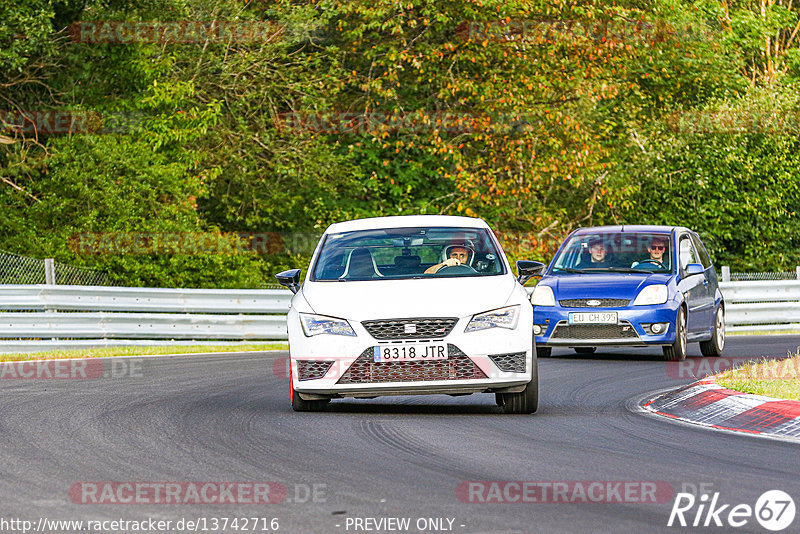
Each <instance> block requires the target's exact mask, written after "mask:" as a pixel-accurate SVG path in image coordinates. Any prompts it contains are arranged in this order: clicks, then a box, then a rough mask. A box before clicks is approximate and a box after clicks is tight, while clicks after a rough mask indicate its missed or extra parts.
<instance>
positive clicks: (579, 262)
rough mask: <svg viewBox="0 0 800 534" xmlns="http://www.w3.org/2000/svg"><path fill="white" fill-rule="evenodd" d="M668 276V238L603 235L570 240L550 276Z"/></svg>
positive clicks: (628, 234)
mask: <svg viewBox="0 0 800 534" xmlns="http://www.w3.org/2000/svg"><path fill="white" fill-rule="evenodd" d="M640 271H641V272H662V273H664V272H671V271H672V245H671V241H670V236H669V234H663V233H662V234H659V233H651V232H604V233H596V234H594V233H592V234H579V235H575V236H572V238H570V240H569V241H568V242H567V244H566V245H564V247H563V248H562V249H561V252H560V253H559V254H558V256H557V257H556V260H555V262H554V263H553V268H552V269H551V272H553V273H584V272H585V273H592V272H622V273H629V272H640Z"/></svg>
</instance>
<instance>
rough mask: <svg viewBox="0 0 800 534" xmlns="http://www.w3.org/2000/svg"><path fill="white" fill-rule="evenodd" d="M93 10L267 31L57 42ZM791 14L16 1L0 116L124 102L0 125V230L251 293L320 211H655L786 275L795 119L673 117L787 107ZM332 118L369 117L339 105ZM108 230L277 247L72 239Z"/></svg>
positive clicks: (649, 215) (527, 241)
mask: <svg viewBox="0 0 800 534" xmlns="http://www.w3.org/2000/svg"><path fill="white" fill-rule="evenodd" d="M103 20H112V21H120V20H124V21H155V20H161V21H186V20H196V21H205V22H206V23H210V22H211V21H223V22H224V21H229V22H230V21H236V22H237V23H240V24H249V23H268V24H266V25H264V24H262V26H261V29H262V30H261V31H262V33H261V34H260V38H258V39H255V40H250V41H248V40H237V39H230V40H227V41H226V40H210V41H207V42H195V43H176V42H166V43H165V42H132V43H124V44H123V43H95V42H74V41H73V40H70V39H69V38H68V37H67V32H66V31H65V28H66V27H68V26H69V25H70V24H72V23H74V22H77V21H84V22H87V21H89V22H91V21H103ZM798 20H800V18H798V8H797V6H793V5H792V4H789V3H788V2H784V1H777V2H773V3H772V5H770V6H768V9H766V10H765V12H764V13H762V12H761V11H760V10H759V9H758V6H757V5H756V4H752V5H751V3H750V2H745V1H743V0H742V1H738V0H735V1H734V0H732V1H729V2H726V3H721V2H718V1H717V0H697V1H694V2H687V1H685V0H655V1H654V2H642V1H628V2H611V1H605V0H603V1H601V0H593V1H589V2H583V3H581V4H580V5H577V4H575V3H569V2H562V1H555V2H550V1H548V2H545V1H544V0H541V1H540V0H533V1H530V0H528V1H499V0H478V1H472V0H455V1H453V0H448V1H445V0H433V1H422V0H406V1H404V2H396V1H393V0H374V1H372V2H341V1H338V0H301V1H294V0H277V1H273V2H260V1H249V2H243V1H241V0H146V1H136V2H134V1H131V0H25V1H22V0H12V1H10V2H5V3H3V5H2V6H0V87H2V92H0V99H1V100H2V101H3V102H4V108H5V109H7V110H33V111H37V110H42V111H44V110H62V111H72V112H91V113H96V114H98V116H99V117H104V118H105V119H106V120H108V118H110V117H112V116H114V115H116V116H119V117H127V118H128V120H127V122H126V124H124V127H123V128H121V129H117V130H112V129H110V128H109V127H108V126H109V124H108V123H106V128H105V129H104V130H99V131H95V132H89V133H78V134H72V135H35V134H33V133H32V132H30V131H27V132H21V131H18V130H14V129H13V128H11V129H5V130H4V131H1V132H0V205H2V207H3V215H4V217H2V218H0V248H4V249H7V250H10V251H13V252H18V253H24V254H29V255H34V256H38V257H43V256H53V257H56V258H58V259H59V260H61V261H64V262H67V263H74V264H78V265H83V266H88V267H95V268H102V269H106V270H108V271H109V272H110V273H112V275H113V276H116V277H117V278H118V279H119V280H120V281H121V282H123V283H128V284H148V285H179V286H207V287H213V286H219V287H242V286H260V285H264V284H265V283H273V278H272V276H273V274H274V273H275V272H277V271H278V270H280V269H283V268H287V267H290V266H301V267H303V266H304V263H305V262H306V261H307V260H308V258H309V254H310V251H311V249H312V248H313V243H312V241H313V236H314V235H317V234H319V233H321V232H322V230H324V228H325V227H326V226H327V225H328V224H330V223H332V222H335V221H339V220H344V219H349V218H356V217H370V216H384V215H397V214H416V213H447V214H462V215H468V216H480V217H483V218H484V219H486V220H487V221H488V222H489V223H490V224H491V225H492V226H493V227H494V228H496V230H497V232H498V234H499V235H500V237H501V238H502V239H503V242H504V246H505V248H506V250H507V252H509V253H510V255H511V257H512V259H517V258H523V257H527V258H530V259H542V260H547V259H549V256H550V254H552V252H553V250H554V249H555V247H556V246H557V245H558V244H559V242H560V240H561V239H562V238H563V237H564V236H565V235H566V233H568V232H569V231H571V230H572V229H574V228H575V227H577V226H579V225H589V224H605V223H615V222H626V223H667V224H683V225H686V226H689V227H692V228H695V229H697V230H699V231H701V233H704V234H706V235H708V236H711V237H713V241H712V244H711V246H710V248H711V249H712V250H711V252H712V254H713V255H715V257H716V260H717V262H718V263H720V262H722V263H730V264H731V266H732V267H735V268H736V269H741V270H753V269H757V270H769V269H788V268H791V266H792V265H794V264H797V263H800V258H798V255H797V254H795V253H794V252H792V251H793V250H794V249H796V248H797V245H798V243H797V242H796V239H797V238H796V237H794V236H795V234H797V230H798V228H797V226H798V222H797V221H798V218H797V213H796V211H797V206H798V190H797V188H798V186H797V184H798V182H800V180H798V172H799V171H798V170H797V169H798V156H797V154H798V152H800V151H798V150H797V149H798V131H797V128H794V130H791V129H788V128H783V129H782V130H781V131H780V133H763V132H761V133H759V132H751V131H746V130H740V131H737V132H734V133H726V134H717V133H715V134H705V133H703V132H701V131H697V130H698V129H697V128H694V129H693V130H692V132H688V133H687V132H685V131H684V132H683V133H680V132H676V131H675V130H676V128H677V129H680V124H682V123H681V119H680V117H684V119H683V121H684V122H683V123H686V121H687V120H688V121H689V122H691V121H695V119H696V118H697V117H701V116H703V114H705V115H706V116H708V115H709V114H715V113H719V112H720V111H725V112H728V111H731V112H735V113H738V114H740V115H742V116H747V115H748V114H750V115H752V114H753V113H759V114H764V113H766V112H767V111H774V112H775V113H779V114H782V115H784V116H790V114H792V113H797V112H798V103H797V97H796V94H797V85H796V81H797V77H798V76H800V52H798V41H799V40H800V39H798V38H797V37H795V38H792V37H791V35H792V31H793V30H794V29H795V28H796V27H797V23H798ZM767 43H770V44H769V50H767V48H766V47H767ZM0 107H2V106H0ZM342 113H345V114H350V115H349V116H350V117H361V118H362V119H357V120H356V122H357V123H358V124H359V126H358V127H355V128H353V127H352V125H351V126H350V127H348V126H347V125H346V124H345V122H346V121H336V120H334V121H332V122H331V121H329V120H328V119H330V118H331V117H334V118H335V117H339V116H340V115H339V114H342ZM698 114H699V115H698ZM326 117H327V118H326ZM364 117H367V118H368V119H367V120H366V121H364V120H363V118H364ZM369 117H378V118H379V120H377V121H372V120H371V119H369ZM687 117H688V119H687ZM298 118H302V120H299V119H298ZM326 121H328V122H326ZM359 121H361V122H359ZM393 121H394V122H393ZM695 122H696V121H695ZM676 125H677V126H676ZM684 125H685V124H684ZM120 232H123V233H127V232H131V233H137V232H138V233H145V234H158V233H161V234H171V235H172V234H181V235H196V234H210V235H219V234H220V233H221V232H222V233H226V232H245V233H257V234H265V235H273V233H274V232H283V233H284V239H283V241H284V243H285V245H284V246H283V247H282V248H280V249H278V248H270V250H269V251H268V252H269V254H266V255H264V254H261V255H258V254H249V253H248V254H233V253H227V252H226V253H219V254H213V253H198V254H164V253H158V254H138V255H137V254H85V253H81V252H80V251H79V250H76V249H75V247H74V246H73V245H74V240H73V241H70V238H71V236H75V235H78V234H86V233H112V234H113V233H120ZM289 233H291V234H292V235H289ZM298 236H302V237H298ZM789 243H791V244H792V245H793V247H789V246H787V244H789Z"/></svg>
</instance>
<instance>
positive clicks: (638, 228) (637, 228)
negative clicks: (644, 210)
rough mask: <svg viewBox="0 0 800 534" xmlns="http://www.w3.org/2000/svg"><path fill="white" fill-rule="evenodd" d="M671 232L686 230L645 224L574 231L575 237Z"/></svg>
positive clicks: (677, 227)
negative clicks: (597, 234)
mask: <svg viewBox="0 0 800 534" xmlns="http://www.w3.org/2000/svg"><path fill="white" fill-rule="evenodd" d="M673 230H687V228H684V227H683V226H664V225H647V224H623V225H615V226H592V227H590V228H579V229H577V230H575V235H584V234H596V233H602V232H653V233H664V234H666V233H671V232H672V231H673Z"/></svg>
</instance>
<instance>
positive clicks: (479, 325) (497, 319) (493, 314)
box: [464, 304, 519, 332]
mask: <svg viewBox="0 0 800 534" xmlns="http://www.w3.org/2000/svg"><path fill="white" fill-rule="evenodd" d="M517 319H519V304H517V305H515V306H508V307H507V308H500V309H499V310H492V311H488V312H485V313H479V314H477V315H473V316H472V319H471V320H470V322H469V324H468V325H467V328H466V330H464V332H475V331H477V330H486V329H487V328H508V329H509V330H513V329H515V328H516V327H517Z"/></svg>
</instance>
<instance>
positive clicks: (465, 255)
mask: <svg viewBox="0 0 800 534" xmlns="http://www.w3.org/2000/svg"><path fill="white" fill-rule="evenodd" d="M444 256H445V257H446V258H447V259H445V260H444V261H443V262H441V263H437V264H436V265H431V266H430V267H428V268H427V269H425V274H434V273H437V272H439V269H442V268H444V267H455V266H456V265H471V264H472V258H474V257H475V251H474V250H473V249H472V247H470V246H469V245H450V246H448V247H447V248H445V250H444Z"/></svg>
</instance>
